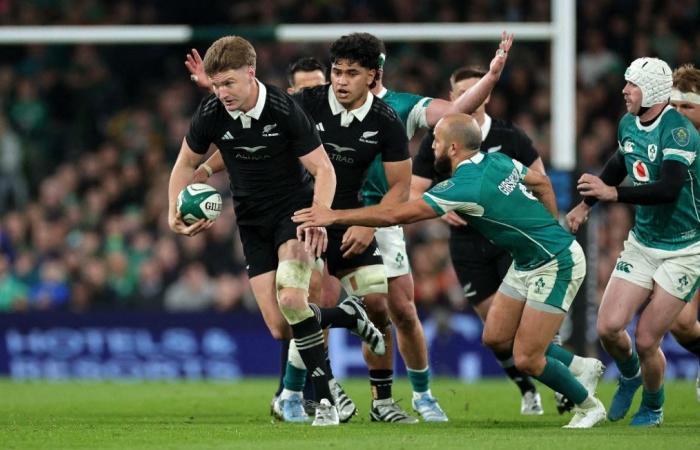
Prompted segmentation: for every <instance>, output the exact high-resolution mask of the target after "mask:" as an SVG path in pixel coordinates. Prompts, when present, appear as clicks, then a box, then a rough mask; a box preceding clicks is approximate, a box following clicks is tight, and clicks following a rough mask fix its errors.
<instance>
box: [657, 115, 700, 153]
mask: <svg viewBox="0 0 700 450" xmlns="http://www.w3.org/2000/svg"><path fill="white" fill-rule="evenodd" d="M659 125H660V126H662V127H663V132H664V133H670V134H671V136H672V137H673V140H674V141H675V142H676V143H677V144H678V145H680V146H681V147H685V146H686V145H688V144H691V143H693V144H694V145H695V146H697V145H698V142H700V135H698V130H696V129H695V126H693V123H692V122H691V121H690V120H688V118H687V117H685V116H684V115H683V114H681V113H679V112H678V111H676V110H675V109H674V108H671V107H669V108H668V109H667V110H665V111H664V114H663V116H662V117H661V123H660V124H659Z"/></svg>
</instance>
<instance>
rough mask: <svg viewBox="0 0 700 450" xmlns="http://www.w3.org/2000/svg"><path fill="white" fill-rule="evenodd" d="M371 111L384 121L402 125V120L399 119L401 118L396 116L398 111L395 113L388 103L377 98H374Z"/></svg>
mask: <svg viewBox="0 0 700 450" xmlns="http://www.w3.org/2000/svg"><path fill="white" fill-rule="evenodd" d="M370 111H371V112H372V113H373V114H376V115H377V116H379V117H380V118H381V119H383V120H387V121H390V122H393V121H397V122H399V123H401V119H399V116H398V115H397V114H396V111H394V109H393V108H392V107H391V106H389V104H388V103H387V102H385V101H384V100H382V99H381V98H379V97H377V96H374V99H373V101H372V108H371V109H370Z"/></svg>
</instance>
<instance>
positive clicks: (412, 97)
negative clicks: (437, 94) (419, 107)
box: [384, 89, 432, 105]
mask: <svg viewBox="0 0 700 450" xmlns="http://www.w3.org/2000/svg"><path fill="white" fill-rule="evenodd" d="M384 99H385V100H387V101H388V100H391V101H395V102H399V103H405V104H409V105H415V104H416V103H418V102H420V101H421V100H424V99H427V100H431V99H432V98H431V97H425V96H423V95H419V94H414V93H412V92H402V91H392V90H391V89H387V91H386V94H385V95H384Z"/></svg>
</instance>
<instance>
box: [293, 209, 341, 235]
mask: <svg viewBox="0 0 700 450" xmlns="http://www.w3.org/2000/svg"><path fill="white" fill-rule="evenodd" d="M333 219H334V211H333V210H332V209H330V208H329V207H327V206H323V205H319V204H317V203H314V204H313V205H312V206H311V207H310V208H304V209H300V210H298V211H295V212H294V215H293V216H292V222H294V223H300V224H301V225H299V228H298V229H297V235H299V232H300V230H304V229H306V228H309V227H327V226H328V225H333Z"/></svg>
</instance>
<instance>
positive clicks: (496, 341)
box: [481, 327, 510, 352]
mask: <svg viewBox="0 0 700 450" xmlns="http://www.w3.org/2000/svg"><path fill="white" fill-rule="evenodd" d="M481 341H482V342H483V343H484V345H485V346H487V347H488V348H490V349H491V350H492V351H494V352H507V351H509V350H510V342H509V341H508V340H506V339H503V337H502V336H500V335H499V334H498V333H497V332H496V331H493V330H492V329H491V328H490V327H484V332H483V334H482V335H481Z"/></svg>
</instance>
